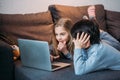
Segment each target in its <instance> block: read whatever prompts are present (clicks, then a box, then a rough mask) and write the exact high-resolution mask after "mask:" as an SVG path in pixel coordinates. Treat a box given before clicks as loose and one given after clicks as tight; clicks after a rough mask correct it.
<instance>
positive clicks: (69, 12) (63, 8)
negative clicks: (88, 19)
mask: <svg viewBox="0 0 120 80" xmlns="http://www.w3.org/2000/svg"><path fill="white" fill-rule="evenodd" d="M88 6H89V5H88ZM88 6H68V5H49V8H48V9H49V10H50V12H51V14H52V17H53V21H54V22H56V21H57V20H58V19H59V18H61V17H68V18H70V19H71V20H72V21H73V23H76V22H77V21H79V20H81V19H82V18H83V16H84V15H87V16H88V13H87V8H88ZM95 7H96V16H97V17H96V18H97V21H98V23H99V24H100V28H101V29H103V30H106V23H105V11H104V6H103V5H95Z"/></svg>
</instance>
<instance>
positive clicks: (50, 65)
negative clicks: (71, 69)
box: [18, 39, 71, 71]
mask: <svg viewBox="0 0 120 80" xmlns="http://www.w3.org/2000/svg"><path fill="white" fill-rule="evenodd" d="M18 46H19V48H20V58H21V62H22V65H23V66H26V67H31V68H36V69H42V70H47V71H55V70H58V69H61V68H64V67H68V66H70V65H71V64H70V63H64V62H54V61H53V62H51V60H50V52H49V45H48V42H46V41H38V40H29V39H18Z"/></svg>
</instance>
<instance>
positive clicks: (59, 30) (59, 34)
mask: <svg viewBox="0 0 120 80" xmlns="http://www.w3.org/2000/svg"><path fill="white" fill-rule="evenodd" d="M55 37H56V39H57V41H58V42H62V43H63V42H67V41H68V38H69V34H68V32H67V31H66V30H65V28H64V27H61V26H59V27H56V28H55Z"/></svg>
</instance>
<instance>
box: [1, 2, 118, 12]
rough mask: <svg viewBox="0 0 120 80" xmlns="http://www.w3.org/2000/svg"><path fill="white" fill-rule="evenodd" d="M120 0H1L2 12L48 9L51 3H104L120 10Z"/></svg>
mask: <svg viewBox="0 0 120 80" xmlns="http://www.w3.org/2000/svg"><path fill="white" fill-rule="evenodd" d="M119 3H120V0H0V13H5V14H20V13H22V14H24V13H36V12H42V11H47V9H48V6H49V5H51V4H62V5H71V6H83V5H91V4H103V5H104V6H105V9H108V10H112V11H119V12H120V5H119Z"/></svg>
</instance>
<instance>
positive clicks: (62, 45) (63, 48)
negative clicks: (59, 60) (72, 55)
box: [57, 41, 68, 54]
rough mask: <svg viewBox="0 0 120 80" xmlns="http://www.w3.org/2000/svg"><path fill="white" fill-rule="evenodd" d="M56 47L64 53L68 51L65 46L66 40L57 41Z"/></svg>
mask: <svg viewBox="0 0 120 80" xmlns="http://www.w3.org/2000/svg"><path fill="white" fill-rule="evenodd" d="M57 49H58V50H59V51H61V52H62V53H64V54H67V53H68V50H67V46H66V41H64V42H59V44H58V47H57Z"/></svg>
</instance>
